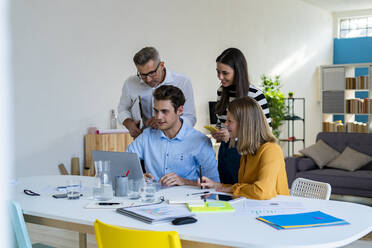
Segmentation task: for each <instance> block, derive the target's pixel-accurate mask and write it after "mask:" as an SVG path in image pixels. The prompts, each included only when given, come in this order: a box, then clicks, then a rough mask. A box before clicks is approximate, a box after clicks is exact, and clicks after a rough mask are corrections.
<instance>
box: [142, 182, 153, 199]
mask: <svg viewBox="0 0 372 248" xmlns="http://www.w3.org/2000/svg"><path fill="white" fill-rule="evenodd" d="M155 193H156V182H155V181H154V180H151V179H150V180H148V181H146V182H145V184H144V187H143V191H142V201H144V202H154V201H155Z"/></svg>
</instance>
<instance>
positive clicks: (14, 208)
mask: <svg viewBox="0 0 372 248" xmlns="http://www.w3.org/2000/svg"><path fill="white" fill-rule="evenodd" d="M10 220H11V223H12V227H13V231H14V234H15V237H16V243H17V245H18V247H22V248H32V245H31V241H30V237H29V236H28V232H27V227H26V223H25V219H24V218H23V212H22V208H21V206H20V205H19V204H18V203H17V202H15V201H11V203H10Z"/></svg>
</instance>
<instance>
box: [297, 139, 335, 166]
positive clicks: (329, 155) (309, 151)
mask: <svg viewBox="0 0 372 248" xmlns="http://www.w3.org/2000/svg"><path fill="white" fill-rule="evenodd" d="M300 153H302V154H304V155H305V156H307V157H310V158H312V159H313V160H314V161H315V163H316V164H317V165H318V166H319V168H323V167H324V166H325V165H326V164H327V163H328V162H329V161H331V160H333V159H334V158H336V157H337V156H338V155H340V153H339V152H338V151H336V150H334V149H333V148H332V147H330V146H329V145H327V144H326V143H325V142H324V141H323V140H318V142H316V143H315V144H314V145H312V146H309V147H307V148H305V149H303V150H301V151H300Z"/></svg>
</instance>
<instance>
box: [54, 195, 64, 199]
mask: <svg viewBox="0 0 372 248" xmlns="http://www.w3.org/2000/svg"><path fill="white" fill-rule="evenodd" d="M52 196H53V197H54V198H56V199H59V198H67V194H54V195H52Z"/></svg>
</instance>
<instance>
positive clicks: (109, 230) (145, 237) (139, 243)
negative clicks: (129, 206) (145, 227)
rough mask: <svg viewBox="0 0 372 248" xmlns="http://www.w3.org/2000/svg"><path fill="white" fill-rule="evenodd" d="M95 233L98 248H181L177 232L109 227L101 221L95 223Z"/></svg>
mask: <svg viewBox="0 0 372 248" xmlns="http://www.w3.org/2000/svg"><path fill="white" fill-rule="evenodd" d="M94 231H95V233H96V239H97V247H98V248H120V247H123V248H124V247H125V248H132V247H133V248H134V247H135V248H138V247H146V248H147V247H159V248H160V247H161V248H181V241H180V237H179V236H178V233H177V232H176V231H169V232H158V231H141V230H133V229H126V228H122V227H118V226H112V225H108V224H105V223H103V222H101V221H99V220H96V222H94Z"/></svg>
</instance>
